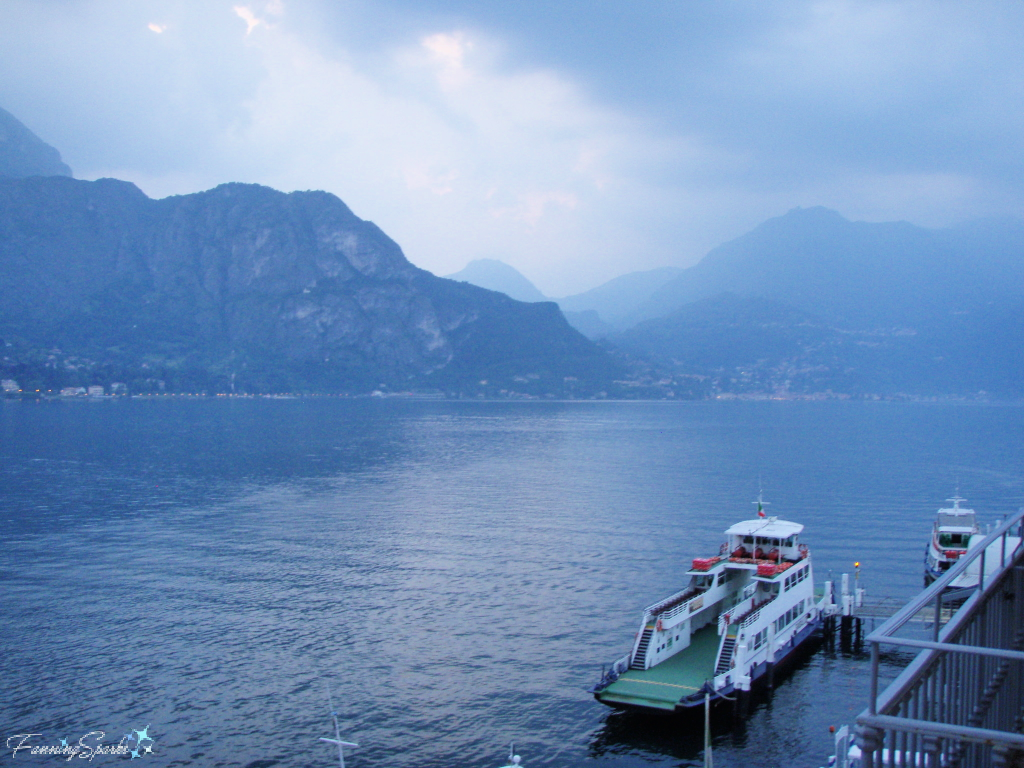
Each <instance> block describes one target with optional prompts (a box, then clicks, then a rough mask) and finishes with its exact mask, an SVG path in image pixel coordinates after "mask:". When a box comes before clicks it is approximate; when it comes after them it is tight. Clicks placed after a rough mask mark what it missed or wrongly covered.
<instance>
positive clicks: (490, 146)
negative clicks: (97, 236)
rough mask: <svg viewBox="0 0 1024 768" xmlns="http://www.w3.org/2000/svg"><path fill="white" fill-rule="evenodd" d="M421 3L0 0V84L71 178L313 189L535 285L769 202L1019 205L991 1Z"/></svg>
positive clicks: (1011, 69)
mask: <svg viewBox="0 0 1024 768" xmlns="http://www.w3.org/2000/svg"><path fill="white" fill-rule="evenodd" d="M443 5H444V4H443V3H441V2H440V0H416V2H412V0H408V1H406V0H379V2H377V0H375V2H373V3H369V2H367V1H366V0H346V2H345V3H335V2H329V1H328V0H304V2H302V3H287V2H286V0H65V2H61V3H49V4H39V3H38V2H36V0H4V2H2V3H0V71H3V72H4V78H3V79H2V80H0V105H2V106H4V107H5V108H6V109H9V110H10V111H12V112H13V113H15V114H16V115H18V116H19V117H20V118H21V119H23V120H24V121H25V122H26V123H27V124H28V125H30V127H32V128H33V129H34V130H36V131H37V132H38V133H39V135H40V136H41V137H42V138H44V139H45V140H47V141H49V142H51V143H53V144H54V145H55V146H57V147H58V148H59V149H60V150H61V151H62V153H63V154H64V157H65V159H66V160H67V161H68V162H69V164H70V165H71V166H72V168H73V169H74V171H75V173H76V175H77V176H78V177H79V178H96V177H99V176H104V175H113V176H117V177H120V178H126V179H129V180H132V181H136V182H137V183H138V184H139V185H140V186H141V187H142V188H143V190H144V191H146V192H147V193H149V194H151V195H153V196H163V195H166V194H175V193H185V192H193V191H198V190H200V189H205V188H208V187H211V186H213V185H215V184H218V183H222V182H226V181H246V182H257V183H263V184H268V185H271V186H275V187H277V188H280V189H285V190H291V189H315V188H320V189H326V190H328V191H330V192H333V193H335V194H337V195H338V196H339V197H341V198H342V199H343V200H344V201H345V202H346V203H348V204H349V205H350V206H351V207H352V209H353V211H355V213H356V214H357V215H359V216H362V217H364V218H369V219H372V220H374V221H376V223H377V224H379V225H380V226H381V227H382V228H383V229H384V230H385V231H386V232H387V233H388V234H390V235H391V236H393V237H394V238H395V239H396V240H397V241H398V242H399V243H400V244H401V245H402V247H403V248H404V250H405V251H406V253H407V254H408V255H409V257H410V259H411V260H412V261H413V262H414V263H416V264H418V265H420V266H423V267H426V268H428V269H431V270H433V271H436V272H438V273H442V274H444V273H448V272H454V271H456V270H458V269H460V268H461V267H462V266H464V265H465V263H466V262H467V261H469V260H470V259H473V258H479V257H492V258H500V259H503V260H505V261H507V262H509V263H511V264H512V265H513V266H516V267H517V268H519V269H521V270H522V271H523V272H524V273H525V274H527V275H528V276H529V277H530V278H531V279H534V280H535V281H536V282H537V283H538V285H539V286H540V287H541V288H542V290H544V291H545V292H547V293H548V294H549V295H559V294H564V293H569V292H574V291H577V290H582V289H585V288H587V287H590V286H592V285H595V284H597V283H600V282H602V281H603V280H605V279H608V278H611V277H613V276H615V275H617V274H621V273H623V272H626V271H629V270H632V269H646V268H651V267H655V266H660V265H663V264H677V265H680V266H685V265H687V264H689V263H692V262H693V261H695V260H696V259H697V258H699V257H700V256H702V255H703V253H704V252H706V251H707V250H708V249H709V248H711V247H713V246H714V245H717V244H718V243H720V242H721V241H723V240H725V239H728V238H730V237H735V236H737V235H739V234H741V233H742V232H743V231H744V230H745V229H747V228H749V227H752V226H754V225H756V224H758V223H759V222H760V221H762V220H763V219H764V218H767V217H768V216H773V215H778V214H780V213H783V212H785V211H786V210H787V209H788V208H790V207H793V206H796V205H801V206H810V205H819V204H824V205H829V206H832V207H835V208H837V209H838V210H839V211H840V212H841V213H843V214H844V215H847V216H849V217H854V218H856V217H864V218H869V219H873V220H882V219H886V220H891V219H897V218H906V219H909V220H911V221H915V222H916V223H922V224H932V225H941V224H945V223H950V222H952V221H957V220H959V219H963V218H966V217H969V216H973V215H998V214H1001V213H1008V212H1012V211H1016V210H1019V209H1020V201H1021V200H1022V199H1024V195H1022V193H1021V183H1020V178H1021V173H1020V167H1021V162H1022V161H1021V159H1020V158H1021V153H1020V149H1019V147H1020V142H1019V135H1020V128H1021V123H1022V120H1021V114H1022V113H1021V111H1020V108H1019V106H1018V105H1019V104H1020V103H1022V100H1021V98H1020V97H1021V94H1022V93H1024V85H1022V83H1024V78H1021V77H1020V72H1021V71H1024V70H1022V67H1024V55H1022V54H1021V53H1020V46H1019V38H1020V34H1021V29H1022V28H1024V12H1021V11H1018V10H1016V6H1015V5H1011V4H1008V3H1007V4H1000V3H996V4H993V5H991V6H989V5H984V6H977V7H976V6H969V7H968V6H964V5H963V4H959V5H958V4H955V3H924V2H917V1H916V0H910V1H909V2H890V1H889V0H864V1H863V2H853V1H852V0H788V1H787V2H783V3H780V4H776V5H772V6H771V7H770V9H769V8H768V7H767V6H764V5H763V4H755V3H751V2H749V1H745V0H740V2H739V3H735V4H732V3H731V4H710V5H708V6H707V8H708V9H710V10H705V11H701V12H697V11H695V10H694V9H693V8H694V7H695V6H694V7H691V6H688V5H686V4H671V3H665V4H663V5H661V6H657V4H655V6H657V7H653V6H652V7H648V8H636V9H633V8H631V9H629V11H628V12H627V11H622V12H621V13H612V12H609V11H607V10H605V11H601V12H595V13H594V14H593V18H591V19H590V22H588V24H587V25H585V26H582V27H578V28H567V27H566V26H565V23H567V21H568V20H569V19H571V18H572V12H571V11H566V10H564V9H561V10H560V9H558V8H556V7H553V6H549V5H543V6H542V5H538V4H529V3H527V4H525V5H524V6H523V7H522V8H520V9H517V12H516V13H515V14H513V15H510V16H507V17H504V18H505V21H502V22H497V23H494V22H493V20H494V18H495V16H494V15H493V13H491V14H490V15H489V11H488V6H487V4H486V3H482V4H480V5H479V7H476V6H474V8H473V9H472V10H466V11H465V14H464V15H463V16H462V17H461V18H463V19H465V18H467V17H469V18H473V17H475V18H479V19H484V20H486V19H490V20H491V23H490V24H489V26H486V29H488V30H490V31H489V32H488V33H486V34H485V33H483V32H482V31H481V29H483V28H484V27H476V26H473V25H472V24H470V23H464V22H455V21H453V19H454V18H458V17H455V16H452V15H451V14H450V13H449V12H448V10H446V9H445V8H442V6H443ZM467 7H468V6H467ZM491 10H493V7H491ZM527 17H528V18H527ZM524 18H526V21H525V22H523V23H520V22H521V20H522V19H524ZM154 19H155V21H154ZM439 19H444V21H439ZM669 22H671V23H669ZM676 22H679V23H678V24H676ZM683 22H685V23H683ZM171 32H173V34H171ZM505 32H508V35H507V36H506V35H505V34H504V33H505ZM154 35H157V37H156V38H154ZM523 41H526V42H525V44H524V43H523ZM526 47H529V49H530V50H529V51H528V52H525V51H524V48H526ZM526 55H529V56H531V57H532V59H531V60H530V62H529V63H528V62H527V60H526V59H525V58H524V56H526ZM570 73H571V74H570ZM596 94H600V97H598V96H597V95H596ZM655 121H657V122H655Z"/></svg>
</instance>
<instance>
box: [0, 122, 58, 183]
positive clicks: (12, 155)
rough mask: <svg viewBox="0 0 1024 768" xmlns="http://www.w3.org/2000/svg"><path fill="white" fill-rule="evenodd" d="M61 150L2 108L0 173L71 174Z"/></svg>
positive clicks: (33, 174)
mask: <svg viewBox="0 0 1024 768" xmlns="http://www.w3.org/2000/svg"><path fill="white" fill-rule="evenodd" d="M70 175H71V169H70V168H68V167H67V166H66V165H65V164H64V163H63V161H61V159H60V152H58V151H57V150H56V149H54V148H53V147H51V146H50V145H49V144H47V143H46V142H44V141H43V140H42V139H40V138H39V137H38V136H36V135H35V134H34V133H32V131H30V130H29V129H28V128H26V127H25V126H24V125H23V124H22V123H21V121H20V120H18V118H16V117H15V116H14V115H12V114H11V113H10V112H7V111H6V110H4V109H0V176H6V177H9V178H23V177H25V176H70Z"/></svg>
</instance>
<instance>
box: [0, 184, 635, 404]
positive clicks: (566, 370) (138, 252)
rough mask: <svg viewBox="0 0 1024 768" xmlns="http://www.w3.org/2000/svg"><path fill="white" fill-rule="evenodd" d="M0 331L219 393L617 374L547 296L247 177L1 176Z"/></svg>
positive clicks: (581, 382) (579, 385) (583, 381)
mask: <svg viewBox="0 0 1024 768" xmlns="http://www.w3.org/2000/svg"><path fill="white" fill-rule="evenodd" d="M0 337H3V338H4V339H6V340H7V342H8V343H10V342H11V340H17V341H18V344H19V346H20V347H21V348H24V349H27V350H29V351H26V352H24V355H29V356H30V352H31V350H32V349H36V350H39V349H44V348H45V349H48V348H50V347H59V348H60V350H61V353H62V354H63V355H64V356H65V358H67V356H68V355H72V356H78V357H81V358H87V359H89V360H92V361H94V362H96V363H97V364H102V365H105V366H107V367H108V368H110V370H111V371H112V373H111V376H113V375H117V376H123V377H134V380H144V379H147V380H148V379H154V380H155V379H160V380H161V381H165V380H167V379H173V378H175V377H177V378H178V379H179V380H181V381H182V382H185V381H187V382H189V385H190V386H195V387H201V388H204V389H208V390H213V391H229V390H230V389H231V388H240V389H244V390H247V391H252V390H256V391H285V390H292V389H300V390H301V389H316V390H328V391H353V392H357V391H369V390H371V389H375V388H378V387H379V386H381V385H382V384H384V385H386V386H387V387H389V388H391V389H404V388H410V387H412V388H423V387H435V388H439V389H445V390H456V391H467V392H495V393H497V392H498V391H499V389H504V390H507V391H518V392H523V393H534V394H539V393H554V394H561V393H563V390H564V387H565V386H566V382H567V381H571V382H572V388H573V390H574V391H576V392H577V393H581V392H583V391H584V390H586V389H587V387H588V386H590V383H593V382H596V383H594V386H595V387H596V386H598V385H599V384H601V383H603V382H606V381H607V380H608V379H609V378H610V377H611V376H613V375H614V374H615V372H616V367H615V365H614V364H613V363H612V362H611V361H610V359H609V358H608V357H607V355H606V354H605V353H604V352H603V351H601V350H600V349H598V348H597V347H596V346H595V345H594V344H592V343H591V342H589V341H587V340H586V339H585V338H584V337H583V336H581V335H580V334H579V333H578V332H577V331H575V330H573V329H572V328H571V327H570V326H569V325H568V324H567V323H566V322H565V320H564V318H563V317H562V315H561V314H560V313H559V311H558V308H557V307H556V306H555V305H554V304H552V303H540V304H527V303H522V302H518V301H514V300H513V299H510V298H508V297H507V296H504V295H502V294H499V293H495V292H493V291H488V290H485V289H482V288H478V287H475V286H472V285H467V284H465V283H459V282H454V281H451V280H445V279H442V278H438V277H435V276H434V275H431V274H430V273H428V272H426V271H424V270H421V269H418V268H417V267H415V266H413V265H412V264H410V263H409V262H408V261H407V260H406V258H405V256H404V255H403V253H402V251H401V249H400V248H399V247H398V245H397V244H396V243H395V242H394V241H393V240H391V239H390V238H389V237H387V235H385V234H384V233H383V232H381V231H380V229H378V228H377V227H376V226H375V225H373V224H372V223H371V222H366V221H363V220H361V219H359V218H358V217H356V216H355V215H354V214H353V213H352V212H351V211H350V210H349V209H348V207H347V206H346V205H345V204H344V203H343V202H342V201H341V200H339V199H338V198H337V197H335V196H334V195H331V194H328V193H326V192H294V193H291V194H284V193H282V192H277V191H275V190H272V189H269V188H267V187H261V186H258V185H249V184H224V185H221V186H219V187H217V188H216V189H213V190H209V191H207V192H200V193H196V194H192V195H183V196H177V197H169V198H165V199H163V200H151V199H149V198H147V197H146V196H145V195H144V194H143V193H142V192H141V191H139V189H138V188H136V187H135V186H134V185H132V184H130V183H127V182H122V181H116V180H113V179H101V180H99V181H95V182H86V181H76V180H73V179H70V178H63V177H49V178H42V177H33V178H24V179H6V180H4V179H0ZM36 354H41V353H38V352H37V353H36ZM24 355H23V356H24ZM9 357H10V356H9V355H8V358H9ZM44 357H45V355H44ZM16 362H17V361H15V363H16ZM29 362H30V361H29ZM20 364H23V365H28V362H26V360H22V361H21V363H20ZM74 364H75V363H68V362H65V363H63V364H62V370H63V368H67V366H68V365H74ZM11 365H14V363H11V362H10V360H8V368H10V366H11ZM118 371H121V373H117V372H118ZM146 371H149V373H146ZM143 384H145V381H143V383H142V384H138V385H137V386H136V388H138V387H140V386H143ZM183 386H184V385H183Z"/></svg>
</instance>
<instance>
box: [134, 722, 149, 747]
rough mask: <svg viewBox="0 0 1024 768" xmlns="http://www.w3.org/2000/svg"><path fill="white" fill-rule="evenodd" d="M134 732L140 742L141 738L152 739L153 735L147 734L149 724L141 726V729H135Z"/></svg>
mask: <svg viewBox="0 0 1024 768" xmlns="http://www.w3.org/2000/svg"><path fill="white" fill-rule="evenodd" d="M135 734H136V736H138V739H139V743H140V744H141V743H142V740H143V739H149V740H150V741H152V740H153V737H152V736H150V735H149V726H148V725H147V726H146V727H145V728H143V729H142V730H141V731H140V730H138V729H136V730H135Z"/></svg>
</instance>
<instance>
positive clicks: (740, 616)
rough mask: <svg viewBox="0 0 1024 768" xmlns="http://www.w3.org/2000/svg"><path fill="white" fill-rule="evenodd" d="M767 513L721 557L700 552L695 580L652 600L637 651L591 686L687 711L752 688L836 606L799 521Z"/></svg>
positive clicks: (740, 527)
mask: <svg viewBox="0 0 1024 768" xmlns="http://www.w3.org/2000/svg"><path fill="white" fill-rule="evenodd" d="M755 503H756V504H757V509H758V517H757V518H756V519H753V520H745V521H743V522H741V523H737V524H736V525H734V526H732V527H731V528H729V530H727V531H726V532H725V533H726V536H727V537H728V541H727V542H726V543H724V544H722V547H721V550H720V554H719V556H717V557H698V558H695V559H694V560H693V567H692V568H691V569H690V570H689V571H688V572H687V575H688V576H689V577H690V580H689V583H688V584H687V585H686V587H685V588H684V589H682V590H680V591H679V592H677V593H676V594H674V595H672V596H670V597H668V598H666V599H664V600H662V601H660V602H658V603H655V604H654V605H651V606H649V607H648V608H646V609H644V615H643V620H642V621H641V623H640V629H639V631H638V632H637V635H636V639H635V640H634V643H633V649H632V651H631V652H630V653H629V654H627V655H626V656H624V657H623V658H621V659H619V660H618V661H616V662H615V664H613V665H612V667H611V669H610V670H608V671H607V672H606V673H605V675H604V676H603V677H602V679H601V681H600V682H599V683H598V684H597V685H596V686H594V688H592V689H591V692H592V693H593V694H594V697H595V698H596V699H597V700H598V701H600V702H601V703H603V704H607V705H609V706H612V707H617V708H623V709H629V708H644V709H654V710H667V711H685V710H687V709H689V708H691V707H701V706H704V697H705V694H710V696H711V698H712V699H718V698H719V696H729V695H730V694H732V693H733V692H734V691H749V690H750V688H751V686H752V685H753V684H754V683H755V682H756V681H757V680H758V679H759V678H761V677H763V676H764V675H765V674H766V673H767V672H769V671H770V670H771V669H772V667H773V665H777V664H779V663H780V662H782V661H783V660H785V659H786V658H787V657H789V656H790V655H791V654H793V653H794V651H796V649H797V648H799V647H800V646H801V645H803V644H804V643H805V642H806V641H807V640H808V639H810V638H811V636H812V635H813V634H814V632H815V630H817V629H818V628H819V626H820V625H821V622H822V619H823V617H824V616H825V615H830V614H831V613H833V612H834V611H835V605H834V603H833V602H832V597H831V588H830V586H831V585H829V589H827V590H826V595H825V597H824V598H822V599H821V600H820V601H817V602H816V601H815V597H814V576H813V571H812V563H811V553H810V550H809V549H808V547H807V545H806V544H804V543H803V542H801V540H800V535H801V533H802V532H803V529H804V527H803V526H802V525H800V524H799V523H792V522H789V521H786V520H780V519H779V518H777V517H767V516H765V513H764V511H763V506H762V504H763V502H762V501H761V500H760V499H759V500H758V501H757V502H755Z"/></svg>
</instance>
